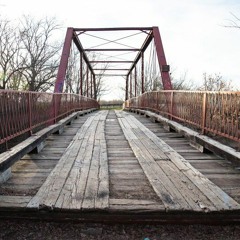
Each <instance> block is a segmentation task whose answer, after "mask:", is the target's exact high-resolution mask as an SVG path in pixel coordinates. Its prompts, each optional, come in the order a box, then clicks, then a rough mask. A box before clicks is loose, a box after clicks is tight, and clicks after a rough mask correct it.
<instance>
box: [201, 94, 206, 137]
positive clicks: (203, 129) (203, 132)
mask: <svg viewBox="0 0 240 240" xmlns="http://www.w3.org/2000/svg"><path fill="white" fill-rule="evenodd" d="M202 104H203V105H202V134H205V127H206V110H207V109H206V107H207V93H206V92H205V93H203V103H202Z"/></svg>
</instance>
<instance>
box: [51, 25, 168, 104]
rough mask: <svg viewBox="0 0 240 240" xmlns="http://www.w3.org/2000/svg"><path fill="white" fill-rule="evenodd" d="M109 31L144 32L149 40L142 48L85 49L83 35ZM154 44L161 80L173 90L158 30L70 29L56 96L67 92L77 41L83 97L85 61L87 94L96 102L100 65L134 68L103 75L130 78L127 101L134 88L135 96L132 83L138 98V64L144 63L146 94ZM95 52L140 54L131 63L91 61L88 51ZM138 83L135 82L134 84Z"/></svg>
mask: <svg viewBox="0 0 240 240" xmlns="http://www.w3.org/2000/svg"><path fill="white" fill-rule="evenodd" d="M99 31H101V32H106V31H141V32H144V33H146V35H147V37H146V38H145V41H144V42H143V44H142V46H141V48H101V49H100V48H86V49H84V48H83V46H82V43H81V42H80V39H79V36H80V35H81V34H83V33H86V32H99ZM152 40H153V41H154V44H155V48H156V54H157V59H158V64H159V69H160V73H161V78H162V84H163V89H164V90H172V84H171V80H170V75H169V65H167V62H166V58H165V53H164V49H163V44H162V40H161V35H160V32H159V29H158V27H124V28H72V27H69V28H68V29H67V33H66V37H65V42H64V45H63V50H62V56H61V60H60V65H59V68H58V74H57V78H56V82H55V88H54V92H55V93H61V92H62V91H63V85H64V80H65V77H66V71H67V67H68V58H69V55H70V51H71V46H72V42H74V44H75V46H76V47H77V49H78V51H79V52H80V89H79V93H80V94H81V95H82V94H83V60H84V61H85V63H86V65H87V85H88V86H89V85H90V88H91V89H90V93H89V91H87V97H89V94H90V97H91V98H94V99H96V98H97V96H96V76H98V75H99V74H98V73H95V71H96V70H104V69H101V68H95V69H94V67H93V64H96V63H106V64H107V63H122V64H124V63H131V66H130V68H126V66H125V67H123V68H122V69H121V68H119V67H117V68H115V69H114V68H111V69H105V70H108V71H113V70H117V71H126V73H123V74H103V75H106V76H110V75H111V76H120V75H121V76H123V77H125V79H126V90H125V99H126V100H127V99H129V94H128V90H129V88H130V91H131V93H130V97H132V96H133V93H132V90H133V88H132V84H134V85H135V88H134V89H135V91H134V95H135V97H136V94H137V93H136V84H137V80H136V66H137V63H138V62H139V61H140V60H141V84H140V85H141V93H144V52H145V51H146V49H147V48H148V46H149V44H150V43H151V42H152ZM109 42H115V41H109ZM90 51H91V52H92V51H96V52H97V51H103V52H105V51H108V52H110V51H117V52H121V51H122V52H125V51H131V52H137V55H136V57H135V59H133V60H131V61H110V60H107V59H106V60H101V61H89V59H88V56H87V54H86V52H90ZM134 73H135V79H133V76H132V75H133V74H134ZM133 80H134V81H133Z"/></svg>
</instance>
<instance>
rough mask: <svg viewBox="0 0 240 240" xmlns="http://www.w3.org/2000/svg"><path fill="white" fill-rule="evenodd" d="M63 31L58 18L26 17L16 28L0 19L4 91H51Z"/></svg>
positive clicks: (0, 73) (0, 74) (0, 70)
mask: <svg viewBox="0 0 240 240" xmlns="http://www.w3.org/2000/svg"><path fill="white" fill-rule="evenodd" d="M59 28H60V25H59V24H58V23H57V21H56V19H54V18H51V19H50V18H45V19H40V20H36V19H34V18H32V17H29V16H24V17H23V18H22V19H21V21H20V23H19V24H18V25H17V26H15V25H14V24H13V23H12V22H11V21H9V20H6V19H0V57H1V58H0V88H1V89H13V90H29V91H47V90H48V89H50V88H51V87H52V86H53V83H54V80H55V77H56V70H57V67H58V62H59V51H60V49H61V47H62V44H61V43H60V42H57V41H54V34H55V32H56V31H57V30H58V29H59Z"/></svg>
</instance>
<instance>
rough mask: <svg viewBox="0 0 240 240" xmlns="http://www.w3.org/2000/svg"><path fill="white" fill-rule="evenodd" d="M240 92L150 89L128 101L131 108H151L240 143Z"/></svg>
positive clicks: (171, 117)
mask: <svg viewBox="0 0 240 240" xmlns="http://www.w3.org/2000/svg"><path fill="white" fill-rule="evenodd" d="M239 102H240V92H207V91H176V90H175V91H172V90H169V91H158V92H146V93H144V94H143V95H141V96H139V97H137V98H131V99H129V100H127V101H126V102H125V106H126V107H127V108H139V109H147V110H150V111H153V112H157V113H158V114H160V115H162V116H164V117H168V118H169V119H171V120H174V121H178V122H183V123H186V124H187V125H188V126H190V127H192V128H194V129H195V130H199V131H200V132H201V133H202V134H207V135H209V134H210V135H213V136H220V137H224V138H228V139H231V140H233V141H237V142H238V143H240V108H239Z"/></svg>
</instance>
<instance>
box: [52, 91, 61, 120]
mask: <svg viewBox="0 0 240 240" xmlns="http://www.w3.org/2000/svg"><path fill="white" fill-rule="evenodd" d="M56 96H57V94H55V93H54V94H53V108H54V123H56V122H57V101H56ZM59 109H60V106H59Z"/></svg>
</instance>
